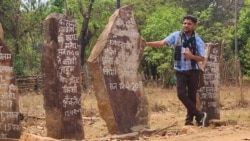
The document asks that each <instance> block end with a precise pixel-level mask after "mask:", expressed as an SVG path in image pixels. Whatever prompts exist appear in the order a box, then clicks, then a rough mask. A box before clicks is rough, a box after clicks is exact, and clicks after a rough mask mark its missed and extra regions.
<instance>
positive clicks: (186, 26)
mask: <svg viewBox="0 0 250 141" xmlns="http://www.w3.org/2000/svg"><path fill="white" fill-rule="evenodd" d="M182 27H183V31H184V32H185V33H186V34H191V33H193V31H194V30H195V27H196V24H195V23H193V22H192V20H189V19H185V20H184V21H183V23H182Z"/></svg>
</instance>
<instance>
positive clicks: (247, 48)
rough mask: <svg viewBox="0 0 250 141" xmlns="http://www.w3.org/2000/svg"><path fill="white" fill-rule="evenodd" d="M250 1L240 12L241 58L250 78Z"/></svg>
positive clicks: (243, 67) (249, 0)
mask: <svg viewBox="0 0 250 141" xmlns="http://www.w3.org/2000/svg"><path fill="white" fill-rule="evenodd" d="M249 7H250V0H246V1H245V7H243V8H242V9H241V11H240V18H239V24H238V40H239V42H238V47H239V58H240V63H241V67H242V72H243V74H244V75H247V76H250V26H249V25H250V9H249Z"/></svg>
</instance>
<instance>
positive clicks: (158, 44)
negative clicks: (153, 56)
mask: <svg viewBox="0 0 250 141" xmlns="http://www.w3.org/2000/svg"><path fill="white" fill-rule="evenodd" d="M146 45H147V46H151V47H155V48H158V47H162V46H164V45H168V44H167V42H166V41H165V40H161V41H153V42H146Z"/></svg>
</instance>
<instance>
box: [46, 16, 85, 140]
mask: <svg viewBox="0 0 250 141" xmlns="http://www.w3.org/2000/svg"><path fill="white" fill-rule="evenodd" d="M42 77H43V86H44V88H43V94H44V102H45V104H44V108H45V110H46V127H47V136H49V137H53V138H57V139H61V138H68V139H82V138H84V133H83V127H82V126H83V125H82V117H81V98H80V97H81V85H80V47H79V44H78V38H77V34H76V23H75V20H74V19H72V18H71V17H68V16H65V15H62V14H56V13H53V14H50V15H49V16H48V17H47V18H46V20H45V41H44V47H43V52H42Z"/></svg>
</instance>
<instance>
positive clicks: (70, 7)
mask: <svg viewBox="0 0 250 141" xmlns="http://www.w3.org/2000/svg"><path fill="white" fill-rule="evenodd" d="M91 2H92V4H93V5H92V8H91V13H88V11H89V9H88V8H89V5H90V4H91ZM128 4H132V5H133V6H134V15H135V20H136V23H137V26H138V30H139V32H140V34H141V36H142V37H144V38H145V39H146V40H148V41H153V40H162V39H163V38H165V37H166V36H167V35H168V34H169V33H171V32H173V31H175V30H181V20H182V17H183V15H185V14H186V13H188V14H194V15H196V16H197V17H198V28H197V29H196V32H197V33H198V34H199V35H200V36H201V37H202V39H203V40H204V41H205V42H215V43H220V42H221V41H222V40H226V47H225V54H224V59H228V58H232V56H233V55H234V54H233V52H234V18H235V17H234V4H235V3H234V1H232V0H202V1H201V0H154V1H152V0H143V1H142V0H50V1H48V2H47V3H43V2H42V1H41V0H22V1H21V0H12V1H7V0H0V21H1V23H2V25H3V28H4V31H5V42H6V43H7V45H8V47H9V48H10V50H11V52H12V54H13V55H14V56H15V61H14V64H15V70H16V72H17V74H18V75H30V74H34V73H39V70H40V69H39V66H40V65H39V63H40V62H39V61H40V56H41V51H40V49H41V47H42V43H43V22H44V19H45V17H46V16H48V15H49V14H50V13H53V12H57V13H63V14H67V15H70V16H72V17H74V18H75V19H76V21H77V29H78V31H77V33H78V35H79V37H81V32H82V31H84V33H85V35H86V36H85V38H84V39H86V43H87V44H86V45H84V46H85V50H84V51H83V53H84V54H85V55H86V56H85V57H86V58H87V57H88V55H89V54H90V52H91V49H92V47H93V46H94V45H95V43H96V41H97V39H98V37H99V35H100V34H101V32H102V31H103V29H104V27H105V26H106V24H107V22H108V20H109V17H110V16H111V15H112V13H113V12H114V11H115V10H116V9H117V5H121V7H122V6H124V5H128ZM243 4H244V1H243V0H238V3H237V5H238V10H239V9H241V12H240V13H238V14H239V15H240V18H239V21H238V25H239V30H238V41H239V57H240V61H241V66H242V72H244V74H245V75H249V70H250V69H249V67H248V66H250V65H249V57H248V56H249V38H248V37H249V33H250V31H249V26H248V25H249V24H250V23H249V21H250V20H249V16H250V15H249V10H248V9H249V0H245V7H243V8H241V6H242V5H243ZM85 22H88V24H87V29H86V30H83V29H84V27H83V24H84V23H85ZM85 28H86V27H85ZM87 35H92V36H91V38H87V37H88V36H87ZM172 51H173V50H172V49H171V48H168V47H164V48H162V49H157V50H155V49H150V48H146V49H145V52H144V58H143V62H142V70H143V72H145V73H147V74H149V75H152V74H153V73H152V72H154V73H156V74H157V76H158V77H160V78H161V79H162V80H163V79H167V77H168V75H167V74H171V73H172V72H173V67H172V61H173V60H172V58H173V56H172V55H173V54H172ZM143 67H146V68H147V69H145V68H143Z"/></svg>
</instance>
